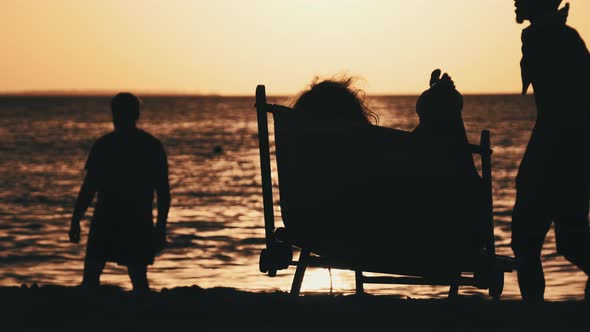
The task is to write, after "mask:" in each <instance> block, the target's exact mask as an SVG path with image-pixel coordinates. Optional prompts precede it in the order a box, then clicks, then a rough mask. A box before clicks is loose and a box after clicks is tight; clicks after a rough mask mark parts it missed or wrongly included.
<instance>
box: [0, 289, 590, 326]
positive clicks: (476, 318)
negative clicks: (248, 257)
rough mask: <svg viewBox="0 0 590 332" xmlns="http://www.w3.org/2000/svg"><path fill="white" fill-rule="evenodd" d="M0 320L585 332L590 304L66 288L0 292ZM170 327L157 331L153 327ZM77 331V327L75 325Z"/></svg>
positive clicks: (56, 323)
mask: <svg viewBox="0 0 590 332" xmlns="http://www.w3.org/2000/svg"><path fill="white" fill-rule="evenodd" d="M0 297H1V298H2V299H4V301H2V303H3V305H2V308H1V310H0V312H1V313H2V314H1V315H0V316H1V317H2V318H3V319H2V320H3V321H4V322H5V323H8V324H12V323H17V324H18V326H19V327H22V328H24V327H27V328H41V327H42V328H47V327H60V326H65V327H68V324H72V323H71V322H72V321H74V320H89V321H94V322H96V324H94V323H93V324H92V325H91V326H90V325H84V327H88V328H99V326H101V324H106V323H105V322H108V321H127V322H133V323H130V324H131V325H127V326H132V327H137V328H142V329H147V330H151V329H155V328H158V327H162V326H167V327H171V328H172V329H176V328H187V327H198V328H203V327H205V328H212V329H214V330H221V331H225V330H236V329H239V330H248V331H250V330H265V331H266V330H305V329H312V330H317V328H318V327H324V326H325V327H329V328H330V330H334V329H340V330H357V329H363V330H382V329H384V328H385V329H389V327H390V328H391V329H398V328H401V329H402V330H432V329H435V328H436V329H452V330H455V331H456V330H466V331H467V330H469V331H473V330H498V331H511V330H529V329H531V330H532V329H535V330H541V331H542V330H555V329H563V328H567V330H577V329H580V330H586V328H587V324H588V321H587V313H588V309H589V307H590V306H588V305H587V304H586V303H584V302H582V301H563V302H546V303H542V304H525V303H523V302H521V301H513V300H510V301H492V300H490V299H487V298H484V297H478V296H460V297H459V298H458V299H455V300H448V299H433V300H429V299H421V300H416V299H402V298H399V297H395V296H386V295H379V296H376V295H362V296H356V295H329V294H325V295H324V294H311V295H304V296H300V297H293V296H290V295H289V294H288V293H286V292H272V293H264V292H257V293H255V292H245V291H239V290H236V289H233V288H210V289H204V288H200V287H198V286H192V287H178V288H172V289H162V290H161V291H154V292H151V293H149V294H135V293H133V292H130V291H125V290H123V289H121V288H118V287H113V286H102V287H100V288H99V289H95V290H87V289H81V288H77V287H65V286H52V285H48V286H41V287H38V286H36V285H32V286H26V285H23V286H20V287H0ZM170 320H173V321H176V322H177V323H175V324H174V325H165V324H164V325H162V324H161V323H158V321H170ZM74 325H76V326H77V327H78V328H79V327H81V326H80V324H77V323H76V324H74Z"/></svg>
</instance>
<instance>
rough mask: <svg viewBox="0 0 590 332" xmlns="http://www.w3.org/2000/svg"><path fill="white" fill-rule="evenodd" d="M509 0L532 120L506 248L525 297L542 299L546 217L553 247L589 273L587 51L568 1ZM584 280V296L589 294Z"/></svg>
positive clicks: (589, 64) (589, 60)
mask: <svg viewBox="0 0 590 332" xmlns="http://www.w3.org/2000/svg"><path fill="white" fill-rule="evenodd" d="M560 3H561V0H516V1H515V7H516V20H517V22H518V23H523V22H524V21H525V20H528V21H530V23H531V25H530V26H529V27H527V28H526V29H524V31H523V32H522V61H521V69H522V82H523V89H522V93H523V94H526V92H527V90H528V87H529V85H531V84H532V85H533V88H534V95H535V101H536V104H537V121H536V124H535V127H534V129H533V132H532V135H531V138H530V141H529V143H528V146H527V149H526V152H525V154H524V157H523V160H522V162H521V164H520V169H519V171H518V175H517V178H516V190H517V194H516V203H515V206H514V211H513V215H512V249H513V251H514V254H515V257H516V261H517V268H518V282H519V286H520V292H521V294H522V298H523V299H524V300H525V301H543V299H544V291H545V278H544V273H543V267H542V264H541V250H542V247H543V242H544V240H545V236H546V234H547V232H548V231H549V228H550V226H551V224H552V222H553V223H554V224H555V236H556V242H557V251H558V253H559V254H561V255H563V256H564V257H565V258H566V259H568V260H569V261H570V262H572V263H574V264H575V265H577V266H578V267H579V268H581V269H582V270H583V271H584V272H585V273H586V274H590V234H589V230H588V202H589V192H590V181H589V179H590V154H589V151H590V99H589V98H588V96H587V94H588V91H589V90H590V84H589V81H588V77H590V56H589V54H588V49H587V48H586V45H585V44H584V41H583V40H582V39H581V37H580V36H579V34H578V33H577V32H576V30H574V29H572V28H571V27H569V26H567V25H566V20H567V14H568V10H569V4H568V5H566V6H565V7H564V8H563V9H561V10H559V5H560ZM589 288H590V283H587V285H586V299H588V298H589V296H590V294H589V291H590V289H589Z"/></svg>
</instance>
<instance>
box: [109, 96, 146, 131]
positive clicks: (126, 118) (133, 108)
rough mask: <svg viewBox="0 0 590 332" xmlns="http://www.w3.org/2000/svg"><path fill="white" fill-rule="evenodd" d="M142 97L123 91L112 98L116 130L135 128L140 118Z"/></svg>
mask: <svg viewBox="0 0 590 332" xmlns="http://www.w3.org/2000/svg"><path fill="white" fill-rule="evenodd" d="M140 108H141V99H139V98H138V97H137V96H135V95H134V94H132V93H129V92H121V93H119V94H117V95H116V96H115V97H113V99H112V100H111V111H112V113H113V124H114V125H115V130H125V129H130V128H135V124H136V123H137V120H138V119H139V111H140Z"/></svg>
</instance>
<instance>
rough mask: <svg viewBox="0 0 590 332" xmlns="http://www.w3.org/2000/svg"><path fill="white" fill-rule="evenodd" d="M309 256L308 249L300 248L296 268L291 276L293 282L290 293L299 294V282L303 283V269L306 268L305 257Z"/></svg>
mask: <svg viewBox="0 0 590 332" xmlns="http://www.w3.org/2000/svg"><path fill="white" fill-rule="evenodd" d="M308 257H309V251H307V250H301V254H299V262H297V270H295V277H293V284H292V285H291V295H293V296H299V292H300V291H301V284H302V283H303V276H304V275H305V269H306V268H307V258H308Z"/></svg>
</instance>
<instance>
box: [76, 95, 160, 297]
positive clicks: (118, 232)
mask: <svg viewBox="0 0 590 332" xmlns="http://www.w3.org/2000/svg"><path fill="white" fill-rule="evenodd" d="M140 104H141V102H140V100H139V98H137V97H136V96H134V95H133V94H131V93H119V94H117V95H116V96H115V97H114V98H113V99H112V101H111V110H112V116H113V124H114V127H115V130H114V131H113V132H111V133H109V134H107V135H105V136H103V137H101V138H100V139H98V140H97V141H96V142H95V143H94V145H93V146H92V149H91V151H90V154H89V156H88V160H87V161H86V166H85V168H86V177H85V179H84V183H83V184H82V187H81V188H80V192H79V194H78V198H77V199H76V203H75V208H74V213H73V216H72V220H71V225H70V231H69V237H70V241H71V242H73V243H78V242H79V241H80V220H81V219H82V217H83V216H84V213H85V212H86V209H87V208H88V206H89V205H90V203H91V202H92V200H93V198H94V194H95V193H97V203H96V207H95V209H94V216H93V218H92V222H91V224H90V232H89V234H88V243H87V246H86V258H85V260H84V276H83V280H82V285H81V286H83V287H97V286H99V285H100V275H101V273H102V270H103V268H104V266H105V263H106V262H107V261H112V262H116V263H118V264H120V265H125V266H127V269H128V273H129V277H130V279H131V283H132V284H133V289H134V290H135V291H149V283H148V279H147V266H148V265H150V264H153V262H154V255H155V253H157V252H158V251H160V250H162V248H163V247H164V245H165V242H166V222H167V218H168V211H169V209H170V186H169V182H168V162H167V157H166V153H165V151H164V147H163V146H162V143H161V142H160V141H159V140H158V139H156V138H155V137H153V136H152V135H150V134H148V133H147V132H145V131H143V130H141V129H139V128H137V126H136V123H137V120H138V119H139V113H140ZM154 191H155V192H156V193H157V209H158V215H157V222H156V225H155V227H154V224H153V215H152V207H153V200H154Z"/></svg>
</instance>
